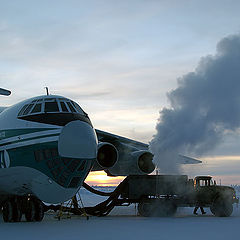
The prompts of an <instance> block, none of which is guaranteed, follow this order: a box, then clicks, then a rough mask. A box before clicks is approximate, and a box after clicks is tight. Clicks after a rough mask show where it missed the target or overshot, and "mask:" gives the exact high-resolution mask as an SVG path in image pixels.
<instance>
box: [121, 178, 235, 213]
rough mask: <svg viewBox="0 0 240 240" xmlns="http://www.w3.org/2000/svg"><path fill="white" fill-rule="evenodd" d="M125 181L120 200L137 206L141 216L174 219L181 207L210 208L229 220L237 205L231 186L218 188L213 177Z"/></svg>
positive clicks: (132, 179) (133, 179)
mask: <svg viewBox="0 0 240 240" xmlns="http://www.w3.org/2000/svg"><path fill="white" fill-rule="evenodd" d="M126 180H127V184H125V186H124V188H123V189H122V191H121V198H122V199H125V200H127V201H126V202H131V203H133V202H136V203H138V212H139V214H140V215H142V216H173V215H174V214H175V213H176V210H177V208H178V207H195V206H202V207H210V209H211V212H212V213H213V214H214V215H215V216H218V217H228V216H230V215H231V214H232V211H233V203H238V198H237V197H236V192H235V190H234V189H233V188H232V187H228V186H217V185H216V182H215V181H214V182H213V181H212V177H210V176H198V177H195V178H194V179H188V177H187V176H186V175H146V176H129V177H128V178H127V179H126Z"/></svg>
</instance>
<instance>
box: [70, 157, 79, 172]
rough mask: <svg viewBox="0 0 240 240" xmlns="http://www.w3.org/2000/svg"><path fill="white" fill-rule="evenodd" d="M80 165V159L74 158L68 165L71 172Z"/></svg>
mask: <svg viewBox="0 0 240 240" xmlns="http://www.w3.org/2000/svg"><path fill="white" fill-rule="evenodd" d="M78 165H79V160H77V159H74V160H72V162H71V164H70V165H69V166H68V169H69V170H71V172H74V171H75V170H76V168H77V167H78Z"/></svg>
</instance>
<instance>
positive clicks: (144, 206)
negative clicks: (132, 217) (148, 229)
mask: <svg viewBox="0 0 240 240" xmlns="http://www.w3.org/2000/svg"><path fill="white" fill-rule="evenodd" d="M152 208H153V205H152V203H151V202H148V201H141V202H139V204H138V213H139V215H140V216H142V217H151V215H152Z"/></svg>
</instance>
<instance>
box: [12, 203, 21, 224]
mask: <svg viewBox="0 0 240 240" xmlns="http://www.w3.org/2000/svg"><path fill="white" fill-rule="evenodd" d="M12 203H13V221H14V222H20V221H21V219H22V208H21V203H20V202H19V201H18V199H15V201H13V202H12Z"/></svg>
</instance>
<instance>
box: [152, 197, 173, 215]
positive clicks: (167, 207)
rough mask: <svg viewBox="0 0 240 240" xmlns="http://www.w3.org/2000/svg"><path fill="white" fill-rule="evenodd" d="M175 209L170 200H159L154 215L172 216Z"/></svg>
mask: <svg viewBox="0 0 240 240" xmlns="http://www.w3.org/2000/svg"><path fill="white" fill-rule="evenodd" d="M176 211H177V206H176V205H175V204H174V203H173V202H172V201H170V200H166V201H161V202H159V203H158V204H157V206H156V209H155V215H156V216H157V217H172V216H174V215H175V213H176Z"/></svg>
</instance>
